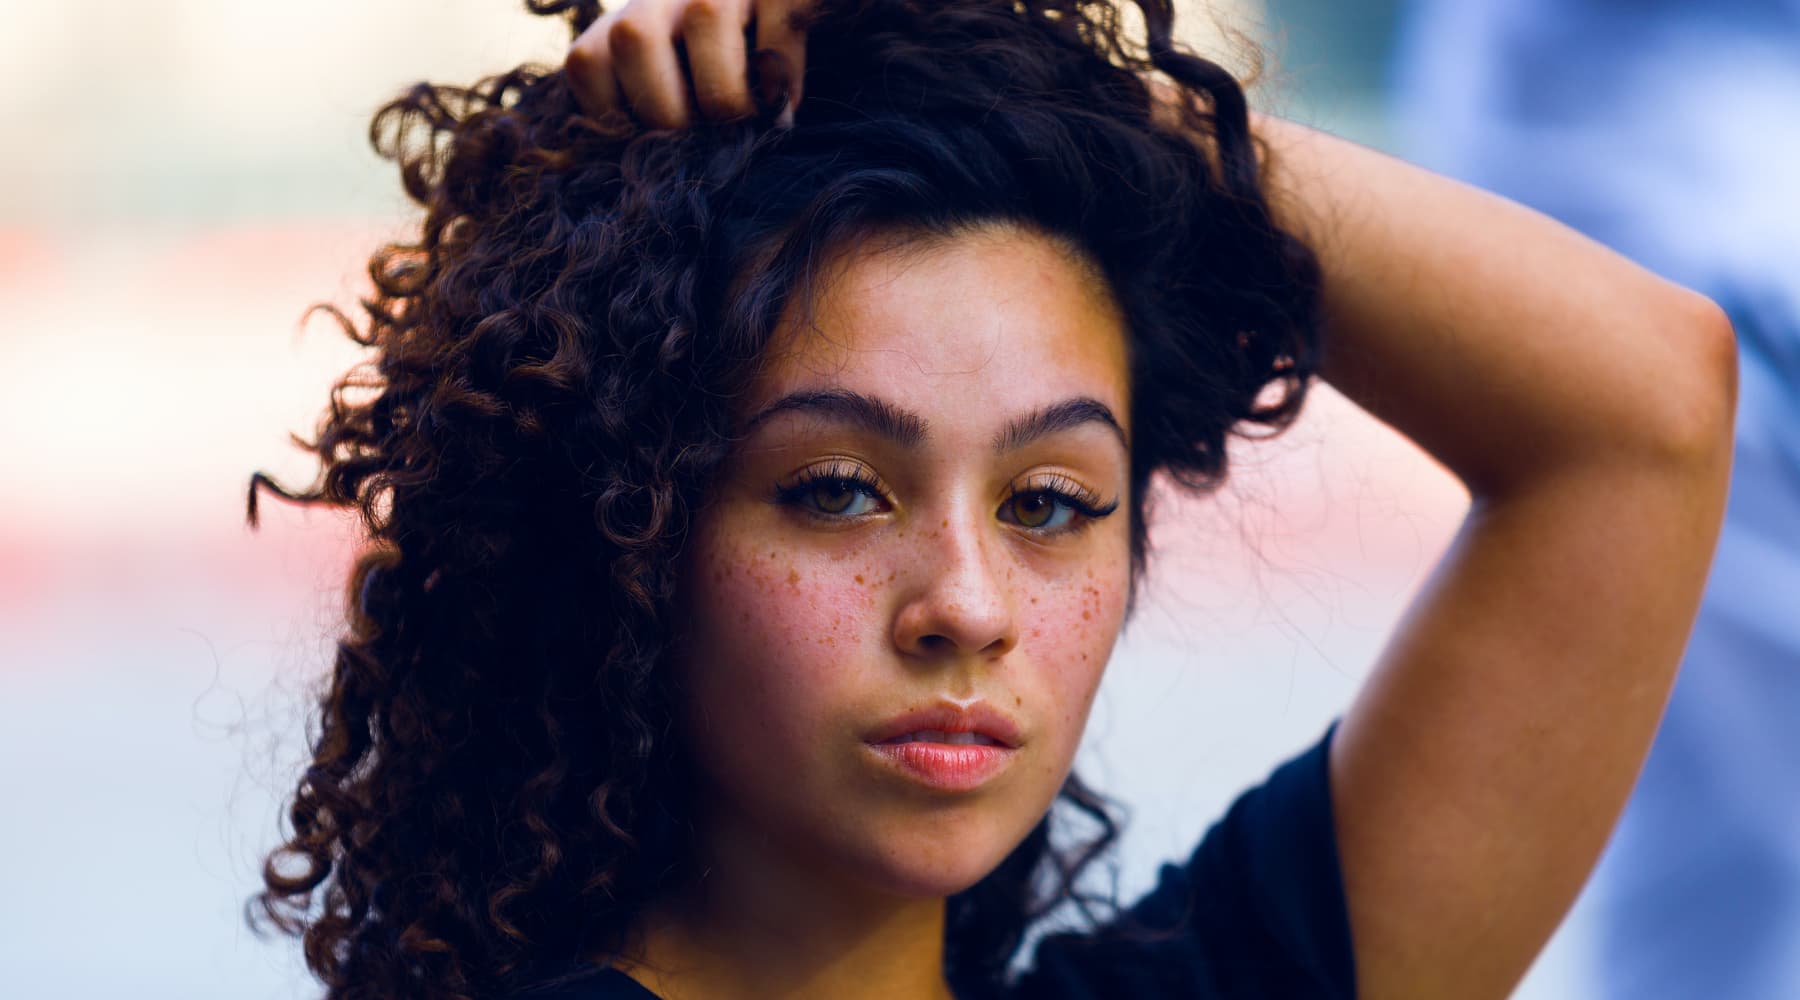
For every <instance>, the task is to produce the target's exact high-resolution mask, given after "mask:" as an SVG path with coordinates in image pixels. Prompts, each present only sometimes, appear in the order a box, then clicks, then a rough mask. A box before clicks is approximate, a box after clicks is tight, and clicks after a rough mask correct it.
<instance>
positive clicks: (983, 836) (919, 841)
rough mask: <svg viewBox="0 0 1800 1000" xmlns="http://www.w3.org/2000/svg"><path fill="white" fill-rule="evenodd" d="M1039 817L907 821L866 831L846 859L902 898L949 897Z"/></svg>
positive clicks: (995, 863) (986, 869)
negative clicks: (901, 826)
mask: <svg viewBox="0 0 1800 1000" xmlns="http://www.w3.org/2000/svg"><path fill="white" fill-rule="evenodd" d="M1041 818H1042V817H1041V816H1032V817H1031V818H1030V820H1029V822H1024V823H1023V825H1022V826H1021V824H1020V822H1019V821H1018V820H1016V819H1014V820H1012V821H1010V822H1006V821H1002V819H1001V818H1000V817H995V816H981V815H974V816H967V815H965V816H960V817H952V816H948V815H946V816H944V817H942V818H938V819H929V820H913V821H911V822H909V823H908V824H906V827H908V828H905V829H893V828H889V829H880V830H870V831H868V833H869V837H868V839H867V840H865V841H864V842H863V843H862V844H861V845H859V847H858V848H853V852H854V854H855V857H854V859H853V860H852V861H851V863H852V864H853V865H854V866H855V868H856V869H858V874H859V876H860V878H861V880H862V881H865V882H867V883H868V884H869V885H871V886H872V887H873V888H875V889H876V890H878V891H880V892H884V893H889V894H892V895H896V896H904V897H907V898H915V899H922V898H928V897H939V898H942V897H947V896H954V895H956V894H957V893H959V892H962V891H964V890H966V889H968V888H970V887H971V886H973V885H975V884H976V883H977V882H980V881H981V880H982V879H984V878H986V877H987V876H988V874H989V873H990V872H992V871H993V870H994V869H995V868H998V867H999V866H1000V863H1001V862H1002V861H1004V860H1006V856H1007V855H1009V854H1011V853H1012V851H1013V848H1015V847H1018V846H1019V844H1020V842H1021V841H1023V840H1024V839H1025V836H1026V835H1027V834H1029V833H1030V832H1031V828H1032V827H1033V826H1034V825H1036V823H1037V821H1038V820H1039V819H1041Z"/></svg>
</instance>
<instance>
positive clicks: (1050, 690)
mask: <svg viewBox="0 0 1800 1000" xmlns="http://www.w3.org/2000/svg"><path fill="white" fill-rule="evenodd" d="M1125 591H1126V585H1125V581H1124V580H1123V579H1118V580H1113V579H1111V578H1110V577H1107V576H1103V575H1101V574H1097V573H1082V574H1080V575H1078V576H1076V577H1075V578H1073V579H1072V580H1070V581H1067V582H1065V583H1061V584H1059V585H1057V586H1055V587H1054V588H1046V589H1045V591H1044V592H1043V593H1042V594H1041V595H1040V597H1039V599H1038V601H1037V603H1036V605H1035V606H1033V607H1032V611H1033V612H1034V613H1033V614H1032V615H1031V616H1030V620H1029V624H1027V626H1026V627H1025V628H1024V629H1023V633H1024V641H1025V644H1026V645H1027V647H1029V650H1030V654H1031V655H1030V659H1031V661H1032V662H1033V663H1035V664H1037V665H1038V668H1039V670H1040V671H1041V675H1042V678H1043V682H1044V684H1045V687H1046V693H1047V694H1048V696H1049V697H1050V699H1051V701H1052V702H1053V703H1054V706H1055V709H1054V711H1055V713H1056V714H1055V715H1054V716H1053V721H1054V722H1055V723H1056V724H1057V727H1058V731H1059V732H1060V733H1062V734H1063V735H1064V736H1065V737H1066V738H1067V741H1068V743H1069V748H1070V752H1071V753H1072V752H1073V746H1074V744H1075V743H1076V742H1079V740H1080V731H1081V728H1082V726H1083V725H1084V724H1085V722H1086V720H1087V713H1088V709H1089V707H1090V706H1091V705H1092V703H1093V698H1094V693H1095V691H1096V690H1097V689H1098V688H1099V685H1100V677H1101V675H1102V673H1103V672H1104V671H1105V669H1106V663H1107V660H1108V659H1109V658H1110V657H1111V655H1112V648H1113V643H1114V641H1115V640H1116V639H1117V637H1118V634H1119V628H1120V626H1121V625H1122V624H1123V623H1124V618H1125ZM1047 721H1049V720H1047Z"/></svg>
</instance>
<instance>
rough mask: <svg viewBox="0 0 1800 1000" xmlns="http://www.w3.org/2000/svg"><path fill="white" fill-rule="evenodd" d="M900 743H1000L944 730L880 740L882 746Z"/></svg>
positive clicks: (926, 731)
mask: <svg viewBox="0 0 1800 1000" xmlns="http://www.w3.org/2000/svg"><path fill="white" fill-rule="evenodd" d="M902 743H941V744H944V745H946V746H953V747H971V746H973V747H997V746H1002V745H1003V744H1001V742H1000V741H999V740H997V739H994V738H993V737H992V736H989V735H987V734H986V733H953V732H950V731H948V730H944V729H921V730H918V731H917V732H911V733H905V734H903V735H900V736H896V737H894V738H893V739H891V740H882V741H881V743H880V745H882V746H896V745H899V744H902Z"/></svg>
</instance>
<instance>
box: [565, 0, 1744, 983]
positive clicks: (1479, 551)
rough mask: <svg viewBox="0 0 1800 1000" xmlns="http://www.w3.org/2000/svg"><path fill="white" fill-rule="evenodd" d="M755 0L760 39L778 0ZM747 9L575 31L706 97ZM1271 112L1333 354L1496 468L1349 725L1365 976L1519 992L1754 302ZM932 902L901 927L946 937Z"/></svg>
mask: <svg viewBox="0 0 1800 1000" xmlns="http://www.w3.org/2000/svg"><path fill="white" fill-rule="evenodd" d="M758 7H759V9H758V10H756V11H755V13H757V15H758V17H757V23H758V25H759V29H758V31H759V39H758V44H761V43H762V41H761V34H760V33H761V31H762V30H763V29H762V28H761V25H763V24H764V23H769V24H771V25H773V24H774V23H776V21H777V20H778V18H774V17H772V18H769V19H768V20H767V22H765V20H764V18H765V15H766V14H768V13H770V12H774V13H776V14H779V13H780V10H779V5H775V6H770V7H766V8H764V7H762V5H758ZM751 13H752V11H751V5H750V4H749V3H748V2H747V0H636V2H634V3H632V4H630V5H629V6H627V7H626V8H624V9H623V10H622V11H620V12H617V13H615V14H611V15H608V18H607V19H606V20H604V21H602V22H601V23H600V24H597V25H596V26H595V27H594V29H593V30H591V31H589V32H588V33H587V34H586V35H584V36H583V37H582V38H581V39H579V40H578V41H577V42H576V43H575V46H574V48H573V49H572V50H571V52H570V64H571V73H572V74H573V73H574V66H575V65H577V64H579V65H581V66H582V67H583V70H582V73H581V74H580V76H579V79H578V83H586V84H591V85H589V86H584V87H583V93H584V97H585V99H586V100H587V101H588V102H589V105H590V107H591V108H593V109H596V110H600V109H607V108H612V107H614V106H615V105H614V103H613V102H615V101H617V100H618V99H619V97H618V95H620V94H621V93H622V94H624V95H626V99H627V100H628V101H629V102H630V103H631V106H632V107H633V108H637V109H641V110H640V112H639V113H640V114H641V115H643V116H644V118H645V120H646V121H647V122H650V123H653V124H659V125H662V126H663V127H680V126H681V125H684V124H686V123H687V122H688V121H690V120H691V118H690V117H689V116H690V114H691V112H690V111H689V107H690V103H689V102H690V100H691V99H690V98H689V97H688V96H686V95H687V86H688V85H687V83H686V82H685V81H684V80H683V79H682V78H681V76H680V73H679V69H678V64H677V62H676V61H675V59H674V58H673V57H672V56H671V57H669V58H663V57H662V56H661V55H660V54H658V53H657V52H656V51H655V50H657V49H658V47H664V48H666V47H668V46H669V45H670V44H671V42H672V40H673V38H674V37H676V36H678V35H679V34H680V30H679V29H680V26H682V25H684V24H687V25H692V24H703V25H716V24H720V23H723V24H724V25H726V27H727V30H723V31H719V30H715V31H714V33H713V34H712V35H711V36H709V37H711V38H718V37H723V36H725V35H730V34H731V33H732V32H733V31H735V32H736V34H735V37H737V38H739V39H741V38H742V36H743V30H742V28H743V26H744V25H746V24H748V23H749V18H750V14H751ZM733 25H735V26H736V27H735V28H733V27H731V26H733ZM775 37H776V38H777V39H778V43H779V44H780V45H782V46H785V47H786V52H787V53H788V54H789V55H791V54H792V53H794V52H796V51H797V52H800V53H801V54H803V52H804V49H803V46H796V45H795V44H794V39H792V38H786V37H780V36H775ZM620 39H624V40H625V42H626V44H625V45H624V49H626V50H627V51H629V53H630V56H629V58H626V57H622V56H621V55H620V46H619V45H618V44H617V43H618V41H619V40H620ZM729 47H730V46H728V45H725V46H722V48H729ZM688 48H689V56H690V63H692V62H693V61H694V60H696V59H699V60H701V61H704V60H705V59H706V58H707V57H706V56H705V55H703V54H701V53H704V52H718V51H721V46H719V45H714V44H713V43H711V42H709V43H708V44H707V45H703V46H700V47H699V48H696V46H695V45H694V44H692V42H690V44H689V46H688ZM609 52H610V55H609V54H608V53H609ZM737 55H741V53H738V54H735V55H733V56H731V57H730V58H728V59H724V60H722V61H720V62H717V63H716V64H714V65H712V66H710V67H708V68H705V69H698V68H697V69H696V70H695V76H696V79H697V80H698V79H699V78H701V77H704V78H705V79H706V80H708V81H712V82H710V83H708V84H707V87H708V88H709V90H710V96H709V97H707V98H705V99H703V100H700V101H699V103H700V105H701V107H702V110H703V111H704V110H705V109H706V108H708V107H715V106H716V107H718V108H721V109H727V110H729V109H733V108H735V109H738V111H742V109H745V108H748V107H749V106H750V100H749V95H748V91H747V87H746V86H745V85H744V84H743V73H742V72H741V69H739V67H741V66H742V63H741V62H738V61H737ZM793 65H794V66H795V67H796V73H795V79H798V73H797V68H798V66H799V63H798V61H795V62H794V63H793ZM602 66H603V67H606V70H605V72H600V71H599V70H597V69H596V67H602ZM599 76H605V77H607V79H606V81H605V82H604V83H600V82H597V79H596V78H597V77H599ZM734 81H735V82H734ZM1161 93H1162V94H1163V97H1164V99H1165V100H1166V99H1167V97H1168V94H1169V91H1167V90H1166V89H1163V90H1162V91H1161ZM1253 127H1254V129H1255V130H1256V132H1257V133H1258V135H1259V136H1261V137H1262V138H1263V139H1265V140H1266V141H1267V142H1268V144H1269V148H1270V152H1271V154H1272V159H1271V161H1270V164H1269V167H1268V171H1269V172H1268V177H1269V181H1270V188H1271V197H1272V199H1273V202H1274V206H1275V209H1276V212H1277V216H1278V219H1279V221H1280V222H1281V223H1282V224H1283V225H1284V226H1286V227H1288V228H1291V229H1293V230H1295V231H1297V232H1299V233H1301V234H1302V235H1303V236H1304V237H1306V238H1307V239H1308V240H1309V242H1310V243H1311V244H1312V245H1313V246H1314V248H1315V250H1316V251H1317V252H1318V253H1319V255H1320V258H1321V262H1322V264H1323V266H1324V269H1325V278H1326V305H1327V309H1328V317H1329V329H1328V334H1327V356H1326V362H1325V368H1324V376H1325V378H1326V379H1327V380H1328V381H1329V382H1331V383H1332V384H1333V385H1334V386H1336V387H1337V388H1338V389H1340V390H1341V391H1343V392H1344V393H1345V394H1346V395H1347V396H1348V397H1349V398H1351V399H1353V400H1355V401H1356V402H1357V403H1358V404H1359V405H1361V406H1363V407H1364V408H1365V409H1367V410H1368V411H1369V412H1370V413H1372V414H1374V415H1375V416H1376V417H1378V418H1380V419H1382V420H1383V421H1385V422H1387V423H1389V424H1390V425H1392V426H1393V427H1395V428H1396V429H1398V430H1399V431H1401V432H1402V433H1404V434H1406V435H1407V436H1408V437H1410V438H1411V439H1412V440H1414V441H1415V442H1417V443H1418V444H1419V445H1420V446H1421V447H1423V448H1424V449H1426V450H1427V451H1428V452H1429V453H1430V454H1432V455H1433V457H1435V458H1436V459H1437V460H1438V461H1439V462H1441V463H1442V464H1443V465H1444V466H1445V467H1446V468H1448V469H1449V470H1450V471H1451V472H1452V473H1454V474H1455V475H1456V476H1457V477H1458V478H1459V479H1460V480H1461V481H1462V482H1463V484H1464V485H1465V486H1466V487H1467V488H1468V490H1469V493H1470V498H1471V504H1470V511H1469V514H1468V517H1467V519H1466V520H1465V522H1464V524H1463V526H1462V529H1461V531H1460V532H1459V533H1458V535H1457V537H1456V539H1455V541H1454V543H1453V544H1452V546H1451V548H1450V550H1449V552H1448V553H1446V554H1445V556H1444V557H1443V559H1442V560H1441V561H1440V563H1439V564H1438V566H1437V567H1436V569H1435V571H1434V573H1433V576H1432V578H1431V580H1430V582H1429V584H1428V586H1427V587H1426V588H1424V590H1423V591H1422V593H1421V594H1420V595H1419V597H1418V598H1417V599H1416V600H1415V602H1414V604H1413V605H1412V607H1410V608H1409V609H1408V611H1407V613H1406V615H1405V617H1404V618H1403V620H1402V621H1401V623H1400V624H1399V626H1398V627H1397V628H1396V630H1395V633H1394V635H1393V636H1392V637H1391V639H1390V641H1389V643H1388V646H1387V648H1386V649H1385V650H1384V652H1383V654H1382V655H1381V657H1380V659H1379V661H1378V663H1377V664H1376V666H1375V669H1374V671H1373V673H1372V675H1371V677H1370V680H1369V681H1368V683H1367V684H1366V685H1365V687H1364V688H1363V690H1362V691H1361V692H1360V693H1359V694H1358V696H1357V698H1356V700H1355V702H1354V704H1353V705H1352V707H1351V709H1350V710H1349V712H1348V714H1347V715H1346V716H1345V718H1344V719H1343V722H1342V724H1341V727H1340V729H1339V732H1338V735H1337V738H1336V740H1335V742H1334V745H1333V749H1332V758H1331V783H1332V795H1333V804H1334V812H1335V822H1336V825H1337V833H1338V840H1339V845H1340V854H1341V858H1342V865H1343V871H1344V879H1345V885H1346V890H1347V893H1348V899H1349V906H1350V920H1351V931H1352V939H1353V947H1354V954H1355V960H1356V966H1357V978H1358V990H1359V993H1360V995H1363V996H1369V997H1378V998H1389V997H1397V998H1412V997H1420V998H1430V997H1443V996H1457V997H1503V996H1505V995H1507V994H1508V993H1509V992H1510V991H1511V989H1512V988H1513V987H1514V985H1516V983H1517V982H1518V980H1519V978H1520V977H1521V976H1522V975H1523V973H1524V971H1525V970H1526V968H1527V967H1528V966H1529V965H1530V963H1531V961H1532V959H1533V958H1534V957H1535V956H1536V954H1537V953H1538V951H1539V950H1540V949H1541V948H1542V946H1543V943H1544V942H1545V941H1546V940H1547V939H1548V937H1549V935H1550V934H1551V933H1552V931H1554V929H1555V927H1556V925H1557V923H1558V922H1560V920H1561V919H1562V917H1563V915H1564V914H1565V913H1566V911H1567V909H1568V907H1569V905H1570V904H1571V903H1572V902H1573V900H1574V898H1575V896H1576V894H1577V893H1578V892H1579V890H1580V887H1581V885H1582V883H1583V882H1584V881H1585V879H1586V878H1587V875H1588V873H1589V871H1590V870H1591V869H1592V866H1593V864H1594V862H1595V860H1596V859H1597V857H1598V855H1599V852H1600V850H1601V848H1602V846H1603V845H1604V843H1605V840H1606V837H1607V835H1608V833H1609V832H1610V831H1611V829H1612V826H1613V824H1614V822H1615V821H1616V819H1617V817H1618V814H1619V812H1620V810H1621V809H1622V808H1623V805H1624V802H1625V800H1626V798H1627V797H1628V795H1629V793H1630V790H1631V787H1632V784H1633V782H1634V781H1635V779H1636V776H1637V773H1638V770H1639V768H1640V767H1641V765H1642V762H1643V759H1644V755H1645V753H1646V752H1647V750H1648V747H1649V744H1650V740H1651V737H1652V736H1653V734H1654V732H1655V729H1656V726H1657V724H1658V722H1659V720H1660V718H1661V715H1662V711H1663V707H1664V705H1665V702H1666V699H1667V697H1668V693H1669V690H1670V688H1671V686H1672V684H1673V681H1674V676H1675V669H1676V666H1677V664H1678V662H1679V660H1680V655H1681V652H1682V649H1683V647H1684V645H1685V643H1686V640H1687V635H1688V631H1689V629H1690V627H1691V625H1692V622H1693V617H1694V614H1695V611H1696V609H1697V607H1698V603H1699V598H1700V593H1701V589H1702V586H1703V583H1704V579H1705V574H1706V570H1707V567H1708V565H1709V563H1710V560H1711V557H1712V551H1713V546H1714V543H1715V541H1716V538H1717V532H1718V526H1719V523H1720V520H1721V518H1722V516H1723V510H1724V499H1725V489H1726V482H1727V478H1728V474H1729V465H1730V440H1731V432H1732V413H1733V410H1734V404H1735V393H1736V385H1735V377H1736V356H1735V350H1736V348H1735V341H1734V337H1733V334H1732V330H1731V327H1730V324H1729V322H1728V321H1727V319H1726V318H1725V316H1724V314H1723V312H1722V311H1721V310H1720V309H1719V308H1718V307H1717V306H1716V305H1715V304H1714V303H1712V302H1711V301H1709V300H1707V299H1706V298H1704V297H1702V296H1700V295H1698V294H1696V293H1694V292H1691V291H1689V290H1687V289H1684V288H1681V287H1679V286H1676V285H1673V284H1671V283H1669V282H1666V281H1664V280H1662V279H1660V278H1658V277H1657V276H1655V275H1653V274H1651V273H1650V272H1648V271H1646V270H1644V269H1643V268H1641V267H1639V266H1638V265H1636V264H1634V263H1632V262H1631V261H1629V260H1627V259H1625V258H1623V257H1620V256H1619V255H1617V254H1614V253H1612V252H1611V251H1609V250H1607V249H1605V248H1604V247H1602V246H1600V245H1599V244H1597V243H1594V242H1592V241H1590V240H1588V239H1586V238H1584V237H1582V236H1580V235H1579V234H1577V233H1575V232H1574V231H1572V230H1569V229H1567V228H1566V227H1563V226H1561V225H1560V224H1558V223H1556V222H1554V221H1552V220H1550V219H1548V218H1546V217H1544V216H1542V215H1540V214H1538V213H1535V212H1532V211H1530V210H1528V209H1525V208H1523V207H1521V206H1519V205H1516V204H1513V203H1511V202H1508V201H1506V200H1504V199H1501V198H1499V197H1497V196H1494V195H1491V194H1488V193H1485V192H1482V191H1479V190H1477V189H1474V188H1472V187H1469V186H1466V185H1463V184H1459V183H1457V182H1454V181H1451V180H1448V179H1445V178H1442V177H1439V176H1437V175H1434V174H1431V173H1429V172H1428V171H1425V170H1422V169H1420V168H1417V167H1414V166H1411V165H1409V164H1406V163H1404V162H1402V161H1399V160H1395V159H1392V158H1389V157H1386V156H1382V155H1380V154H1378V153H1375V152H1373V151H1370V150H1367V149H1364V148H1362V147H1360V146H1357V145H1355V144H1353V143H1349V142H1345V141H1343V140H1339V139H1336V138H1333V137H1331V136H1328V135H1325V134H1323V133H1320V132H1317V131H1314V130H1311V129H1307V128H1305V127H1303V126H1300V125H1296V124H1293V123H1291V122H1285V121H1282V120H1279V119H1275V118H1270V117H1265V116H1258V115H1253ZM929 926H930V925H929V924H928V923H926V924H918V923H914V924H908V925H906V926H905V928H904V929H903V930H896V931H895V932H894V938H893V940H894V944H895V945H896V946H898V947H902V948H914V949H918V951H917V952H915V954H918V955H920V957H922V958H923V957H925V956H924V952H925V951H926V950H928V948H929V947H931V946H932V945H931V944H930V942H928V941H925V940H923V939H924V938H929V936H930V930H929ZM875 933H876V932H871V934H872V935H873V934H875ZM872 940H873V937H868V938H864V939H861V941H860V942H859V944H861V945H863V946H868V945H870V943H871V942H872ZM938 946H941V942H939V943H938ZM882 953H883V952H882V949H879V948H866V949H848V950H845V951H844V952H841V953H838V958H839V959H841V961H836V960H829V961H828V960H827V959H825V958H823V957H821V958H820V959H819V960H820V961H821V962H825V963H826V964H829V965H831V967H832V970H833V974H834V976H840V977H841V978H840V979H839V980H838V981H840V982H842V983H845V984H854V983H857V982H861V983H863V984H865V985H864V987H863V988H864V989H865V990H866V989H868V988H869V987H868V986H867V984H870V983H881V982H882V980H880V979H874V978H868V977H869V976H871V975H876V974H879V970H877V969H875V968H874V967H873V966H866V967H860V968H859V967H858V966H859V963H860V962H861V961H862V960H863V958H864V957H867V956H871V955H879V954H882ZM720 961H725V958H724V957H723V956H720ZM929 967H930V968H935V966H929ZM743 971H745V972H746V974H751V970H743ZM859 972H860V974H859ZM720 974H721V976H722V975H723V973H722V972H721V973H720ZM740 981H742V980H740ZM879 992H881V993H882V995H890V996H891V995H899V994H896V993H895V992H893V991H892V990H889V989H885V988H884V989H880V990H879ZM933 992H934V988H933V987H932V986H930V985H928V984H927V985H919V986H918V988H917V990H916V994H915V995H920V996H929V995H933ZM665 995H668V996H671V997H673V996H676V995H678V994H675V993H668V994H665ZM679 995H687V994H679ZM692 995H696V996H698V995H701V994H698V993H695V994H692ZM708 995H718V994H708ZM839 995H854V994H853V993H843V994H839Z"/></svg>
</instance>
